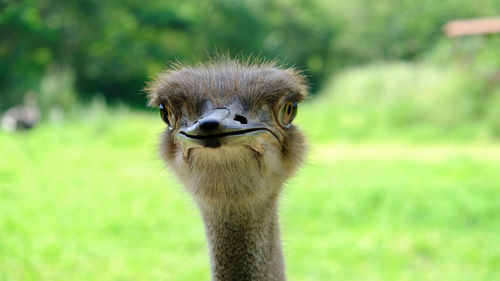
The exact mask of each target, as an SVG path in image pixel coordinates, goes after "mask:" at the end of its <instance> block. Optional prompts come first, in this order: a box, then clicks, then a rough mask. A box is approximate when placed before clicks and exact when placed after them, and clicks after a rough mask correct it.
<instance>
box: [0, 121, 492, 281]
mask: <svg viewBox="0 0 500 281" xmlns="http://www.w3.org/2000/svg"><path fill="white" fill-rule="evenodd" d="M299 121H300V120H299ZM161 129H162V124H161V122H160V119H159V118H158V117H157V116H151V115H146V114H139V113H128V114H116V116H113V115H111V116H107V117H104V118H102V119H96V120H87V121H82V122H80V123H77V124H76V123H75V124H62V125H48V124H44V125H43V126H41V127H39V128H37V129H36V130H34V131H33V132H31V133H29V134H6V133H4V132H0V280H1V281H24V280H47V281H49V280H50V281H52V280H71V281H78V280H82V281H83V280H86V281H90V280H92V281H93V280H103V281H104V280H106V281H111V280H113V281H127V280H208V279H209V265H208V264H209V261H208V256H207V246H206V243H205V240H204V233H203V226H202V222H201V219H200V218H199V215H198V213H197V210H196V208H195V207H194V204H193V202H191V200H190V198H189V196H188V195H187V194H185V193H184V192H183V191H182V187H181V186H180V185H179V184H178V183H177V182H176V180H175V179H174V178H173V177H172V175H171V174H170V173H169V172H168V171H166V170H165V169H164V168H163V165H162V163H161V162H160V161H159V160H158V159H157V157H156V148H155V147H156V141H157V136H158V133H159V132H160V131H161ZM311 147H312V148H311V152H310V156H309V159H308V161H307V164H306V165H305V166H304V168H303V169H302V170H301V171H300V172H299V174H298V175H297V176H296V177H294V178H293V179H292V180H291V181H290V182H289V183H288V184H287V188H286V191H285V192H284V194H283V197H282V201H281V217H282V219H281V222H282V233H283V243H284V252H285V256H286V262H287V272H288V276H289V279H290V280H292V281H293V280H297V281H299V280H350V281H352V280H363V281H366V280H370V281H376V280H399V281H401V280H418V281H422V280H433V281H434V280H447V281H452V280H488V281H489V280H500V145H498V144H483V143H465V144H464V143H461V144H453V143H448V142H442V143H440V144H420V145H418V144H408V143H405V142H401V141H399V142H396V143H391V142H377V143H373V142H371V143H357V144H352V143H351V144H349V143H343V142H340V141H337V142H332V141H330V142H326V141H324V140H323V141H321V142H318V141H317V140H315V139H312V140H311Z"/></svg>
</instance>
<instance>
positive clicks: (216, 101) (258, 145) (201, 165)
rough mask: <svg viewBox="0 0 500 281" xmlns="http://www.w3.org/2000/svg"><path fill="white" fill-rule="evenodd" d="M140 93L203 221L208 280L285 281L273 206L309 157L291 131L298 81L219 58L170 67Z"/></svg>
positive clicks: (300, 93) (265, 66) (267, 66)
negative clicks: (153, 110)
mask: <svg viewBox="0 0 500 281" xmlns="http://www.w3.org/2000/svg"><path fill="white" fill-rule="evenodd" d="M146 91H147V93H148V99H149V105H150V106H152V107H157V108H159V110H160V115H161V118H162V119H163V121H164V122H165V123H166V125H167V129H166V130H165V132H164V133H163V134H162V136H161V140H160V156H161V158H163V160H164V161H165V162H166V164H167V166H169V167H170V169H171V170H172V171H173V172H174V174H175V175H176V176H177V178H178V179H179V180H180V181H181V182H182V183H183V185H184V186H185V188H186V190H187V191H188V193H189V194H190V195H191V196H192V198H193V199H194V201H195V203H196V205H197V206H198V208H199V210H200V212H201V216H202V219H203V222H204V226H205V234H206V238H207V241H208V244H209V252H210V264H211V273H212V279H213V280H217V281H227V280H285V269H284V261H283V254H282V250H281V242H280V234H279V224H278V215H277V205H278V203H277V201H278V197H279V194H280V191H281V190H282V188H283V184H284V182H285V181H286V180H287V179H288V178H290V177H291V176H292V174H293V173H294V172H295V171H296V170H297V168H298V167H299V166H300V164H301V163H302V161H303V158H304V154H305V151H306V145H305V139H304V136H303V134H302V133H301V132H300V131H299V129H298V128H297V127H296V126H295V125H293V124H292V121H293V119H294V117H295V115H296V112H297V104H298V103H299V102H301V101H303V100H304V99H305V98H306V96H307V86H306V83H305V79H304V77H303V76H302V75H301V74H300V73H299V72H298V71H296V70H294V69H291V68H281V67H279V66H278V65H277V64H275V63H270V62H266V63H255V62H254V63H252V62H241V61H237V60H231V59H219V60H215V61H213V62H210V63H204V64H197V65H194V66H182V65H176V66H174V67H171V68H170V69H168V70H166V71H165V72H163V73H161V74H159V75H157V77H156V78H155V79H154V80H153V81H151V82H150V83H149V84H148V86H147V87H146Z"/></svg>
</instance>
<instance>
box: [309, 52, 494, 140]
mask: <svg viewBox="0 0 500 281" xmlns="http://www.w3.org/2000/svg"><path fill="white" fill-rule="evenodd" d="M491 83H497V82H495V81H493V82H492V81H490V80H489V79H488V77H487V76H485V75H483V74H481V73H477V72H474V71H469V70H468V69H465V68H462V67H456V66H442V65H441V66H439V65H434V64H429V63H426V64H424V63H419V64H409V63H403V62H399V63H378V64H373V65H369V66H365V67H361V68H352V69H350V70H348V71H345V72H344V73H342V74H341V75H338V76H337V77H336V78H335V79H333V80H332V82H331V84H330V85H329V86H327V87H326V88H325V89H324V91H323V93H322V94H321V95H320V97H319V98H318V99H317V100H314V101H313V102H312V103H311V104H309V105H306V106H305V108H304V110H305V111H306V114H304V115H303V116H301V117H300V118H302V119H303V120H301V121H302V122H303V123H304V124H308V126H311V134H313V135H314V137H315V138H319V139H322V140H324V141H330V140H331V139H338V138H342V139H351V140H354V139H358V140H359V139H366V138H384V139H387V138H394V137H397V138H401V137H402V138H406V139H420V140H432V139H436V138H438V139H477V138H482V139H484V138H498V137H500V135H499V134H498V130H499V128H500V127H499V123H498V118H497V116H498V114H500V107H498V88H496V87H494V85H495V84H493V85H492V84H491ZM307 113H308V114H307Z"/></svg>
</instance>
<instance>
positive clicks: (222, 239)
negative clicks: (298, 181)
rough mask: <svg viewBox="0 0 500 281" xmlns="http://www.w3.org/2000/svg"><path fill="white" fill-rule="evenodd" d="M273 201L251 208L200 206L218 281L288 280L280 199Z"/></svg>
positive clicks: (213, 269) (213, 272) (215, 280)
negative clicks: (280, 235)
mask: <svg viewBox="0 0 500 281" xmlns="http://www.w3.org/2000/svg"><path fill="white" fill-rule="evenodd" d="M270 201H271V202H268V203H267V204H258V206H249V207H248V208H247V209H244V208H243V209H242V208H241V206H239V207H227V206H225V208H224V209H223V210H222V209H221V208H204V207H201V206H200V209H201V213H202V217H203V221H204V224H205V229H206V233H207V240H208V244H209V249H210V261H211V265H212V266H211V267H212V276H213V280H214V281H228V280H241V281H245V280H269V281H282V280H285V274H284V262H283V254H282V251H281V242H280V237H279V224H278V216H277V213H276V199H275V198H274V199H271V200H270ZM263 205H264V206H263Z"/></svg>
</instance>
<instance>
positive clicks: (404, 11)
mask: <svg viewBox="0 0 500 281" xmlns="http://www.w3.org/2000/svg"><path fill="white" fill-rule="evenodd" d="M497 2H498V1H489V0H479V1H467V0H459V1H457V0H443V1H429V0H426V1H412V0H404V1H399V0H398V1H396V0H376V1H367V0H353V1H348V2H346V1H341V0H328V1H326V0H312V1H305V0H292V1H285V0H271V1H254V0H241V1H227V0H187V1H184V0H183V1H181V0H169V1H160V0H148V1H136V0H126V1H118V0H108V1H98V0H86V1H83V0H68V1H55V0H37V1H35V0H17V1H14V0H4V1H2V2H0V34H1V40H0V92H2V95H1V96H0V110H2V109H5V108H6V107H8V106H10V105H12V104H14V103H19V102H20V101H21V100H22V95H23V94H24V93H25V92H26V91H28V90H35V91H38V90H39V89H40V83H41V81H42V80H43V79H44V77H45V76H47V75H50V74H48V73H49V72H50V69H54V68H56V69H57V68H59V69H69V70H70V71H71V72H72V73H73V75H74V85H73V87H72V88H74V91H75V92H76V93H77V94H78V95H80V97H82V99H84V100H85V99H87V100H88V99H90V96H93V95H96V94H97V95H103V96H104V97H105V98H106V99H107V100H108V101H110V100H112V101H116V100H122V101H125V102H127V103H129V104H135V105H139V106H141V107H142V106H143V105H144V99H143V97H142V96H141V95H139V94H138V93H139V92H140V90H141V89H142V88H143V86H144V82H145V81H146V80H147V79H148V78H149V77H150V76H151V75H153V74H155V73H157V72H158V71H160V70H161V69H162V68H163V67H164V65H165V64H166V63H167V62H171V61H173V60H175V59H179V60H180V61H183V62H186V61H187V62H189V61H192V60H193V59H194V58H197V57H198V58H199V57H203V56H204V54H207V53H213V52H214V51H216V50H217V51H219V52H223V53H225V52H229V53H231V54H233V55H249V54H254V55H261V56H263V57H268V58H274V57H278V58H279V59H280V60H283V61H285V62H288V63H290V64H293V65H296V66H297V67H299V68H300V69H304V70H305V71H306V74H307V75H308V76H309V78H310V81H311V83H312V86H313V90H316V89H318V88H319V87H320V86H321V85H322V84H323V82H324V81H326V80H328V79H329V78H330V77H331V73H332V72H334V71H337V70H338V69H340V68H341V67H344V66H346V65H352V64H359V63H365V62H370V61H372V60H384V59H389V60H400V59H413V58H417V57H419V56H420V55H422V54H423V53H425V52H427V51H429V50H431V49H433V48H434V46H435V45H436V44H437V43H438V42H440V41H441V40H440V39H441V37H442V34H441V31H440V30H441V27H442V25H443V24H444V23H445V22H447V21H448V20H451V19H455V18H465V17H477V16H492V15H495V14H498V13H499V12H500V5H499V4H498V3H497ZM491 56H493V57H494V58H495V59H497V58H498V55H497V54H496V53H491Z"/></svg>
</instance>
